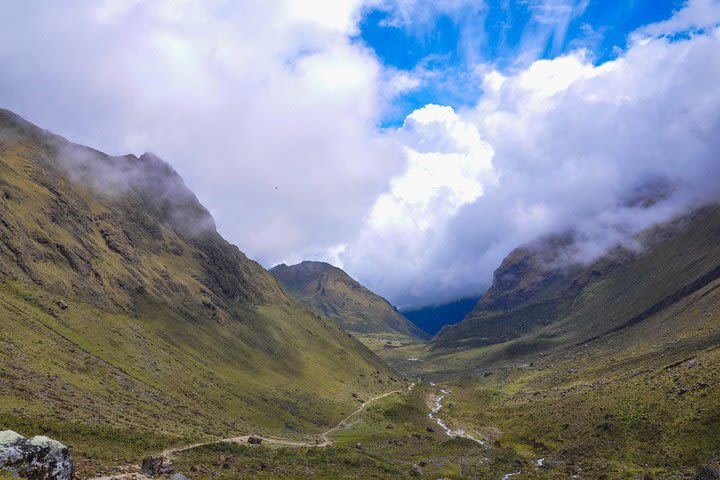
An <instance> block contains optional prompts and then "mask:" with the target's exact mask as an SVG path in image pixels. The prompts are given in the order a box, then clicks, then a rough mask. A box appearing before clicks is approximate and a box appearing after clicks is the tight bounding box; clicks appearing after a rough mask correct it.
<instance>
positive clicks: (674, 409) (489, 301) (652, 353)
mask: <svg viewBox="0 0 720 480" xmlns="http://www.w3.org/2000/svg"><path fill="white" fill-rule="evenodd" d="M638 242H639V243H640V244H641V245H642V246H643V249H642V250H640V251H635V252H633V251H629V250H624V249H617V250H615V251H613V252H611V253H610V254H608V255H606V256H605V257H603V258H601V259H599V260H597V261H595V262H593V263H592V264H591V265H570V266H567V265H563V266H562V267H560V265H562V263H558V262H557V261H556V260H557V258H558V252H557V251H556V252H554V251H553V245H555V246H557V245H562V241H561V240H558V239H557V238H556V239H554V240H553V241H551V243H550V247H548V243H547V241H545V243H539V244H536V245H534V246H531V247H524V248H523V249H518V250H516V251H515V252H513V253H512V254H511V255H510V256H509V257H508V258H507V259H506V260H505V261H504V262H503V264H502V266H501V267H500V268H499V269H498V271H497V272H496V274H495V283H494V285H493V288H492V289H491V290H489V291H488V293H487V294H486V295H485V296H484V297H483V299H481V301H480V302H478V305H477V306H476V308H475V309H474V310H473V312H471V313H470V314H469V315H468V316H467V317H466V319H465V320H463V321H462V322H460V323H459V324H457V325H454V326H452V327H448V328H446V329H444V330H443V331H442V332H440V333H439V334H438V335H437V336H436V338H435V339H433V341H432V342H431V343H430V344H429V345H428V346H426V347H424V350H423V349H421V348H418V347H415V349H414V350H412V351H410V350H408V351H404V352H403V351H398V352H396V355H397V357H398V359H402V358H405V357H409V356H411V355H412V356H416V357H420V358H422V360H423V363H422V364H421V365H418V366H416V368H421V369H423V370H424V374H426V375H429V376H431V378H433V379H434V381H436V382H443V384H444V385H446V386H447V387H448V388H450V389H452V391H453V402H454V404H455V406H454V408H453V409H452V410H450V411H448V412H446V415H447V417H448V421H449V422H451V423H452V424H456V425H465V426H472V427H473V428H474V429H475V431H477V432H480V433H482V434H484V435H485V436H486V437H487V438H488V439H489V440H492V441H493V442H494V443H495V445H496V446H502V447H507V448H511V449H512V450H513V451H514V452H515V453H514V455H516V456H518V457H519V458H520V459H521V460H522V462H523V463H519V464H518V465H521V466H519V467H518V469H517V470H522V471H523V472H524V473H526V474H530V475H531V476H532V475H534V476H532V478H567V477H568V476H569V475H571V474H575V475H578V474H579V475H580V477H581V478H662V477H668V478H672V477H676V478H695V477H694V471H695V466H696V465H699V464H700V465H708V464H710V465H714V464H715V463H716V462H717V458H718V455H719V454H720V422H718V419H720V400H718V399H720V377H718V372H719V371H720V369H718V366H719V365H720V357H719V354H720V206H718V205H709V206H706V207H703V208H700V209H698V210H696V211H694V212H692V213H690V214H688V215H685V216H683V217H681V218H678V219H676V220H675V221H673V222H670V223H669V224H666V225H661V226H657V227H655V228H653V229H650V230H648V231H646V232H644V233H643V234H642V235H641V236H640V237H639V238H638ZM542 245H545V248H542ZM394 363H395V364H398V365H401V364H402V362H399V361H395V362H394ZM539 458H544V459H545V462H546V464H545V466H544V467H543V468H538V466H537V465H536V461H537V459H539ZM698 478H699V477H698Z"/></svg>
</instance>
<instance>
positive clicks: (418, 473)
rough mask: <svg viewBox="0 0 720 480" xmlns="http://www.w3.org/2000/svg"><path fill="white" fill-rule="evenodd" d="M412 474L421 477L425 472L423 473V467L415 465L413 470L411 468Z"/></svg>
mask: <svg viewBox="0 0 720 480" xmlns="http://www.w3.org/2000/svg"><path fill="white" fill-rule="evenodd" d="M410 475H413V476H415V477H421V476H423V475H425V474H424V473H423V471H422V468H420V467H419V466H417V465H413V468H412V470H410Z"/></svg>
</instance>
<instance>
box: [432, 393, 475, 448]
mask: <svg viewBox="0 0 720 480" xmlns="http://www.w3.org/2000/svg"><path fill="white" fill-rule="evenodd" d="M451 393H452V392H450V391H448V390H445V389H441V390H440V395H438V396H437V397H435V406H434V407H433V408H432V410H431V411H430V413H428V417H430V418H432V419H433V420H435V421H436V422H437V424H438V425H439V426H440V428H442V429H443V430H444V431H445V434H446V435H447V436H448V437H459V438H467V439H468V440H472V441H473V442H476V443H479V444H480V445H482V446H486V445H485V442H483V441H482V440H480V439H479V438H477V437H475V436H473V435H470V434H469V433H467V432H466V431H465V430H462V429H457V430H453V429H452V428H450V427H449V426H448V424H447V423H445V421H444V420H443V419H442V418H440V417H439V416H438V413H439V412H440V410H442V401H443V399H444V398H445V397H447V396H448V395H451Z"/></svg>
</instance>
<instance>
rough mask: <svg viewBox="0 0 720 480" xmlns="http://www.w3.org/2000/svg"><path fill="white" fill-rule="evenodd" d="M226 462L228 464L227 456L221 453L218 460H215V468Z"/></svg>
mask: <svg viewBox="0 0 720 480" xmlns="http://www.w3.org/2000/svg"><path fill="white" fill-rule="evenodd" d="M225 462H227V457H225V455H223V454H222V453H221V454H220V455H218V458H217V460H215V466H217V467H219V466H221V465H222V464H223V463H225Z"/></svg>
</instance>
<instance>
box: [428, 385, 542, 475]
mask: <svg viewBox="0 0 720 480" xmlns="http://www.w3.org/2000/svg"><path fill="white" fill-rule="evenodd" d="M430 385H433V386H434V384H433V383H430ZM451 394H452V392H450V391H449V390H445V389H440V395H438V396H436V397H435V400H434V406H433V408H432V410H431V411H430V413H428V417H430V418H432V419H433V420H435V422H437V424H438V425H439V426H440V427H441V428H442V429H443V430H444V431H445V434H446V435H447V436H448V437H460V438H467V439H468V440H472V441H473V442H477V443H479V444H480V445H482V446H484V447H487V444H486V443H485V442H484V441H482V440H480V439H479V438H477V437H475V436H473V435H471V434H469V433H467V432H466V431H465V430H462V429H457V430H453V429H452V428H450V427H449V426H448V424H447V423H445V420H443V419H442V418H440V417H439V416H438V413H440V410H442V408H443V406H442V401H443V399H444V398H445V397H447V396H449V395H451ZM544 464H545V459H544V458H541V459H539V460H537V466H538V467H542V466H543V465H544ZM521 473H522V471H519V472H512V473H507V474H505V476H503V478H502V480H511V478H512V477H514V476H515V475H520V474H521Z"/></svg>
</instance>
